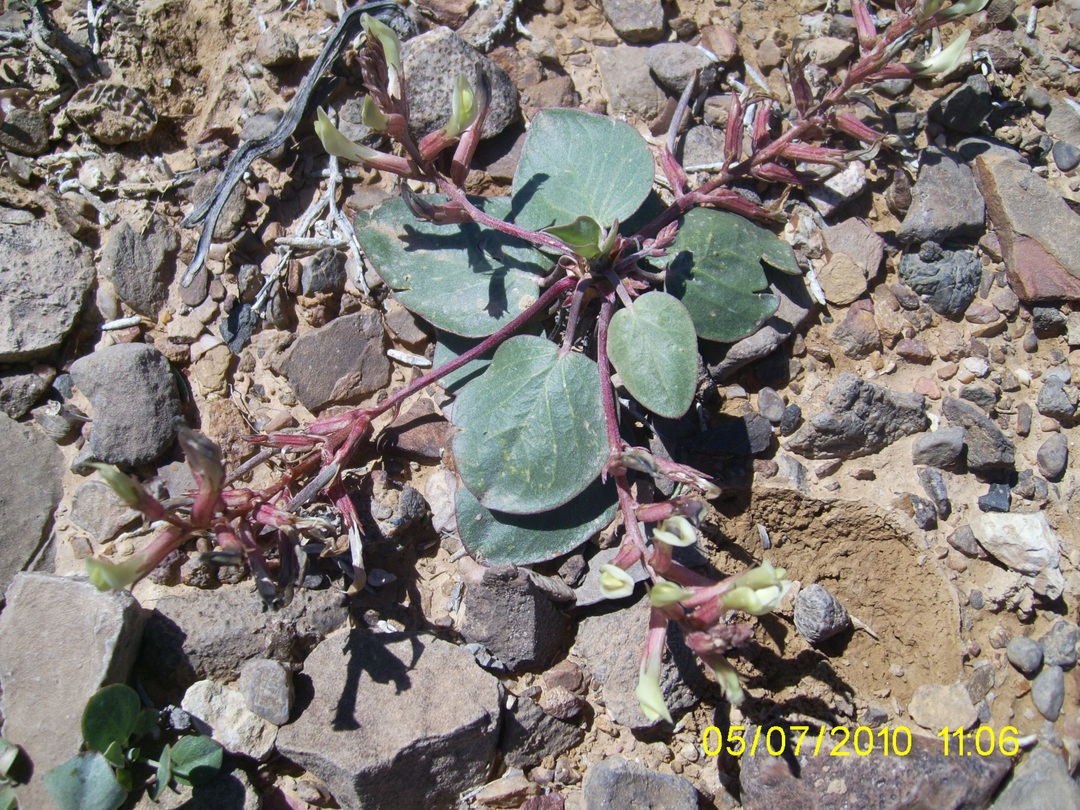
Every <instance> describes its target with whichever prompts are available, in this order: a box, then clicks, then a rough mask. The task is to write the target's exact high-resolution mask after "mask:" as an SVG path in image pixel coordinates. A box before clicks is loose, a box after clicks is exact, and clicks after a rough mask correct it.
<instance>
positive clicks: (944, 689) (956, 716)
mask: <svg viewBox="0 0 1080 810" xmlns="http://www.w3.org/2000/svg"><path fill="white" fill-rule="evenodd" d="M908 711H909V712H910V713H911V719H912V720H914V721H915V722H916V723H918V724H919V725H920V726H922V727H923V728H925V729H928V730H932V731H938V730H940V729H943V728H944V727H945V726H949V727H950V728H965V729H966V728H970V727H971V726H973V725H975V721H976V720H978V719H979V717H978V712H977V710H976V709H975V706H974V705H973V704H972V702H971V698H970V697H969V696H968V693H967V689H965V688H964V685H963V684H961V683H951V684H949V685H947V686H944V685H941V684H923V685H922V686H920V687H918V688H916V690H915V692H914V693H913V694H912V696H911V703H910V704H909V705H908Z"/></svg>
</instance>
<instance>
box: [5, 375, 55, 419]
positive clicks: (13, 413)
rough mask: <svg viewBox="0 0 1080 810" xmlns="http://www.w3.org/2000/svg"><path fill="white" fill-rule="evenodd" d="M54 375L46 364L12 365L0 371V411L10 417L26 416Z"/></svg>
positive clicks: (47, 387)
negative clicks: (31, 366) (34, 365)
mask: <svg viewBox="0 0 1080 810" xmlns="http://www.w3.org/2000/svg"><path fill="white" fill-rule="evenodd" d="M55 375H56V372H55V371H53V370H52V369H51V368H49V367H48V366H38V367H37V368H35V369H31V368H30V367H29V366H13V367H11V368H8V369H5V370H4V371H3V372H0V411H3V412H4V413H6V414H7V415H8V416H10V417H11V418H12V419H21V418H22V417H24V416H26V414H27V413H28V412H29V411H30V409H31V408H33V407H34V405H36V404H37V401H38V400H39V399H41V396H42V394H44V393H45V392H46V391H47V390H48V389H49V383H50V382H52V379H53V377H54V376H55Z"/></svg>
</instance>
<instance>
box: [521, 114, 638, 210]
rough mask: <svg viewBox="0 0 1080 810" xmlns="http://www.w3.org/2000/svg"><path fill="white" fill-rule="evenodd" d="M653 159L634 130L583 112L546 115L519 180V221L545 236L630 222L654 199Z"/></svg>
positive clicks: (525, 151) (532, 132) (536, 123)
mask: <svg viewBox="0 0 1080 810" xmlns="http://www.w3.org/2000/svg"><path fill="white" fill-rule="evenodd" d="M653 171H654V167H653V159H652V155H651V154H650V153H649V147H648V146H646V144H645V139H644V138H642V137H641V135H639V134H638V131H637V130H636V129H634V128H633V127H632V126H630V125H629V124H625V123H623V122H622V121H616V120H615V119H614V118H608V117H607V116H603V115H594V114H592V113H586V112H581V111H580V110H565V109H557V110H542V111H540V112H539V113H537V115H536V117H535V118H533V120H532V123H531V124H530V125H529V133H528V135H526V136H525V144H524V145H523V146H522V148H521V158H520V160H519V161H518V166H517V169H516V171H515V172H514V183H513V188H512V190H513V202H514V213H513V221H514V222H516V223H517V224H519V225H524V226H525V227H526V228H532V229H534V230H539V229H540V228H547V227H550V226H552V225H569V224H570V223H572V222H574V220H576V219H577V218H578V217H591V218H592V219H593V220H595V221H596V222H597V223H599V224H600V225H601V226H602V227H604V228H610V227H611V226H612V225H613V224H614V223H615V221H616V220H619V221H620V222H625V221H626V220H627V219H629V218H630V215H631V214H633V213H634V212H635V211H636V210H637V209H638V207H639V206H640V205H641V203H642V202H643V201H644V200H645V197H646V196H648V194H649V191H650V190H651V189H652V184H653Z"/></svg>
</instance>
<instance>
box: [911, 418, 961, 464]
mask: <svg viewBox="0 0 1080 810" xmlns="http://www.w3.org/2000/svg"><path fill="white" fill-rule="evenodd" d="M966 433H967V431H966V430H965V429H964V428H963V427H959V426H957V427H942V428H938V429H937V430H935V431H932V432H928V433H920V434H919V435H918V436H916V437H915V441H914V442H912V445H911V458H912V461H913V462H914V463H915V464H925V465H927V466H929V467H949V466H951V465H953V464H955V463H956V461H957V460H958V459H959V458H960V454H961V453H963V452H964V437H965V435H966Z"/></svg>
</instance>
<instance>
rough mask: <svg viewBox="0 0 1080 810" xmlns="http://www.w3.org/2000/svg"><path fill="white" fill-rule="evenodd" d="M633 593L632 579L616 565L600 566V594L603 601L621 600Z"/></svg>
mask: <svg viewBox="0 0 1080 810" xmlns="http://www.w3.org/2000/svg"><path fill="white" fill-rule="evenodd" d="M633 592H634V578H633V577H631V576H630V575H629V574H628V573H626V571H624V570H623V569H621V568H619V566H617V565H612V564H611V563H608V564H607V565H602V566H600V593H602V594H603V595H604V598H605V599H622V598H624V597H626V596H629V595H630V594H632V593H633Z"/></svg>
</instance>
